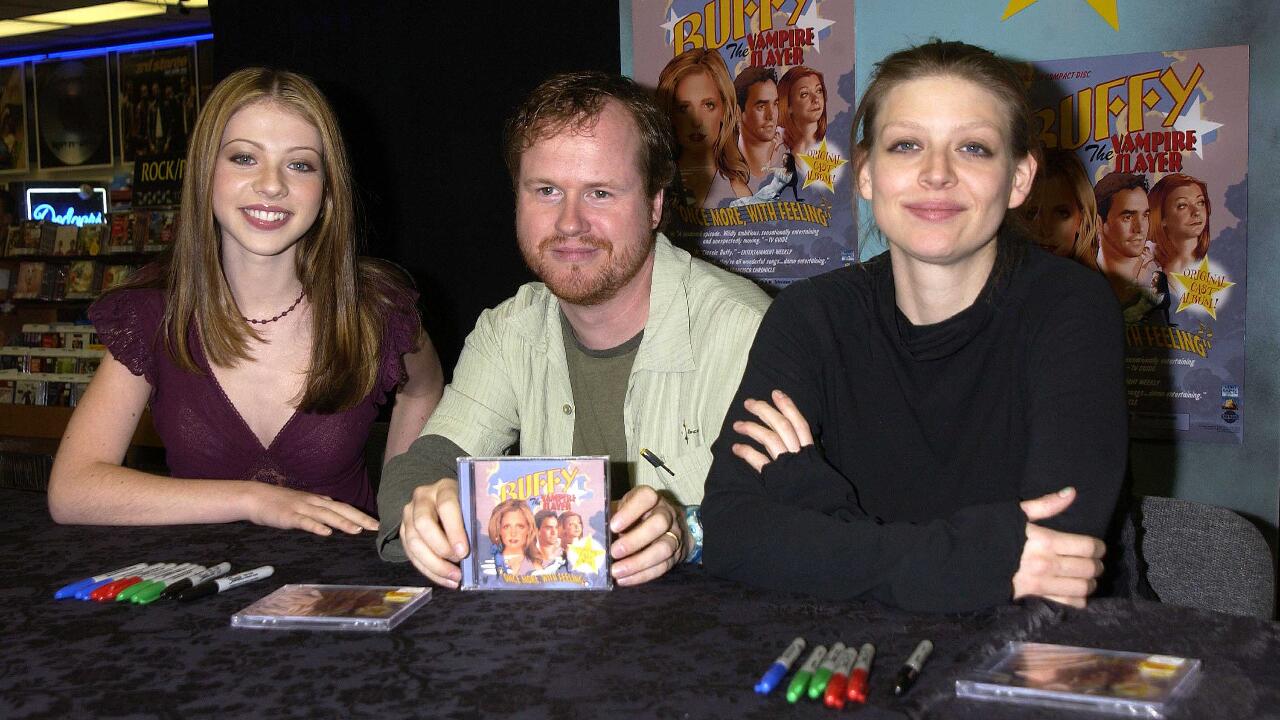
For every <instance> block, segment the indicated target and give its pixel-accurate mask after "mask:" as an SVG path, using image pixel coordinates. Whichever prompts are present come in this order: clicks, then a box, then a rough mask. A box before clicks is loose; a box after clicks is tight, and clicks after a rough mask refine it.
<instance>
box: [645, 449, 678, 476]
mask: <svg viewBox="0 0 1280 720" xmlns="http://www.w3.org/2000/svg"><path fill="white" fill-rule="evenodd" d="M640 457H642V458H644V459H645V460H648V461H649V464H650V465H652V466H653V467H654V468H655V469H661V470H666V471H667V474H668V475H670V476H671V477H675V476H676V474H675V472H674V471H673V470H672V469H671V468H669V467H667V464H666V463H664V462H662V458H660V457H658V456H657V455H656V454H654V452H653V451H652V450H650V449H649V448H640Z"/></svg>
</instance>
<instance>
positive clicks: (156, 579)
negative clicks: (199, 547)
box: [116, 563, 191, 602]
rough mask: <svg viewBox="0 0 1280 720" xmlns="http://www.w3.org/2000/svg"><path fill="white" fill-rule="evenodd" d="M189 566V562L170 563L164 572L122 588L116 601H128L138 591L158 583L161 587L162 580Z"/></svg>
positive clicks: (185, 569)
mask: <svg viewBox="0 0 1280 720" xmlns="http://www.w3.org/2000/svg"><path fill="white" fill-rule="evenodd" d="M190 567H191V564H190V563H185V564H182V565H170V566H169V568H168V569H167V570H165V571H164V572H161V573H159V574H157V575H153V576H152V577H150V578H148V579H146V580H143V581H142V582H140V583H136V584H134V585H130V586H129V587H127V588H125V589H124V590H122V591H121V592H120V594H119V595H117V596H116V602H129V601H130V600H131V599H133V597H134V596H136V595H137V594H138V593H140V592H145V591H146V590H148V589H150V588H152V587H155V586H156V585H160V586H161V587H164V582H163V581H164V580H167V579H169V578H173V577H177V576H178V575H181V574H182V573H185V572H186V571H187V570H188V569H190Z"/></svg>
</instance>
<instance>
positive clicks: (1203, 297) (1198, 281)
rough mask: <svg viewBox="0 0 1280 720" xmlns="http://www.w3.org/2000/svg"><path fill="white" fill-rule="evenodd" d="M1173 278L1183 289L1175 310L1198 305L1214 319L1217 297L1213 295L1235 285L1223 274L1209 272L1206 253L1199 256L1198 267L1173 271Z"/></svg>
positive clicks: (1216, 315)
mask: <svg viewBox="0 0 1280 720" xmlns="http://www.w3.org/2000/svg"><path fill="white" fill-rule="evenodd" d="M1173 278H1174V279H1175V280H1177V281H1178V282H1179V283H1181V284H1182V288H1183V290H1184V291H1185V292H1183V294H1182V302H1180V303H1178V310H1177V312H1182V311H1183V310H1186V309H1187V308H1189V307H1191V306H1192V305H1199V306H1200V307H1202V308H1204V309H1205V310H1207V311H1208V312H1209V317H1211V318H1213V319H1214V320H1217V319H1218V299H1217V298H1216V297H1214V295H1215V294H1217V293H1219V292H1221V291H1223V290H1226V289H1227V288H1229V287H1231V286H1232V285H1235V283H1233V282H1230V281H1228V280H1227V279H1226V278H1225V277H1223V276H1217V277H1215V276H1214V275H1212V274H1210V272H1209V256H1208V255H1205V256H1204V257H1203V258H1201V260H1200V267H1198V268H1196V269H1194V270H1190V271H1187V270H1184V271H1182V272H1180V273H1174V274H1173Z"/></svg>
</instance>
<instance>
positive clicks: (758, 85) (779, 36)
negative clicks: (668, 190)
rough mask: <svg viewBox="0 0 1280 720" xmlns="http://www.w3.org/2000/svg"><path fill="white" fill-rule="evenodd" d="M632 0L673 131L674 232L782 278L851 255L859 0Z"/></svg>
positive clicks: (641, 43)
mask: <svg viewBox="0 0 1280 720" xmlns="http://www.w3.org/2000/svg"><path fill="white" fill-rule="evenodd" d="M629 5H630V14H631V33H632V44H631V47H630V50H631V56H632V68H633V76H634V78H635V79H636V81H637V82H639V83H640V84H641V85H644V86H646V87H649V88H653V89H655V90H656V96H657V100H658V105H659V106H660V107H661V108H662V109H663V110H664V111H666V112H667V114H668V115H669V116H670V118H671V125H672V129H673V130H674V131H675V136H676V140H677V154H678V156H677V158H676V163H677V166H678V172H677V177H676V183H675V192H674V193H672V194H673V195H674V197H672V196H668V197H667V200H666V203H667V213H666V216H667V217H666V221H665V225H664V231H665V232H666V233H667V235H668V236H669V237H670V238H671V240H672V242H674V243H676V244H677V245H679V246H681V247H684V248H686V249H689V250H697V251H700V253H701V255H702V256H703V257H706V258H707V259H708V260H711V261H712V262H715V263H718V264H720V265H721V266H723V267H726V268H728V269H730V270H732V271H734V272H737V273H739V274H742V275H745V276H747V277H750V278H753V279H756V280H758V281H760V282H763V283H766V284H768V285H772V286H774V287H783V286H785V285H787V284H788V283H790V282H792V281H794V280H797V279H802V278H806V277H810V276H812V275H817V274H820V273H822V272H826V271H828V270H833V269H835V268H837V267H841V266H843V265H847V264H850V263H852V262H854V261H855V260H856V259H857V226H856V222H855V217H854V203H853V200H852V197H853V179H854V178H853V166H852V165H851V164H850V162H849V160H850V153H849V150H850V148H849V128H850V127H851V125H852V115H853V107H852V105H853V101H854V97H853V82H854V78H853V58H854V28H853V0H781V1H780V2H779V1H776V0H775V1H774V2H760V3H755V2H747V3H744V2H742V0H717V1H715V2H706V0H666V1H663V0H631V2H630V3H629ZM626 6H627V3H625V2H624V5H623V7H624V9H625V8H626Z"/></svg>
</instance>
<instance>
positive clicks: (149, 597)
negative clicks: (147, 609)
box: [129, 565, 204, 605]
mask: <svg viewBox="0 0 1280 720" xmlns="http://www.w3.org/2000/svg"><path fill="white" fill-rule="evenodd" d="M202 572H204V566H202V565H188V566H187V567H186V568H185V569H183V570H181V571H180V572H178V573H176V574H174V575H170V576H169V577H167V578H165V579H163V580H153V581H151V584H150V586H148V587H146V588H144V589H142V590H139V591H138V592H136V593H134V594H133V595H132V596H131V597H130V598H129V599H130V600H131V601H133V602H134V603H135V604H137V605H150V604H151V603H152V602H154V601H155V600H156V598H158V597H160V595H161V593H163V592H164V591H165V590H167V589H169V588H170V587H172V586H173V584H174V583H176V582H179V581H180V580H183V579H185V578H189V577H192V576H194V575H198V574H200V573H202Z"/></svg>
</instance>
